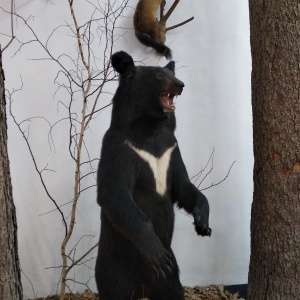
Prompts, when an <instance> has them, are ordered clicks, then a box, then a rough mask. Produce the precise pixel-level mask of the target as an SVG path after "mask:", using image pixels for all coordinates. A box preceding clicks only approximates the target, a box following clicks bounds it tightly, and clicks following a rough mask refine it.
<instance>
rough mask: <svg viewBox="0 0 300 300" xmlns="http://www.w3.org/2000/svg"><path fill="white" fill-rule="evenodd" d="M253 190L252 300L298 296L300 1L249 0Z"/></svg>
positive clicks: (250, 299) (249, 291) (250, 289)
mask: <svg viewBox="0 0 300 300" xmlns="http://www.w3.org/2000/svg"><path fill="white" fill-rule="evenodd" d="M249 7H250V33H251V52H252V66H253V68H252V108H253V139H254V160H255V163H254V198H253V204H252V212H251V258H250V268H249V282H248V299H249V300H265V299H268V300H271V299H281V300H295V299H299V297H300V296H299V294H300V292H299V284H300V96H299V95H300V59H299V58H300V36H299V30H300V4H299V0H250V1H249Z"/></svg>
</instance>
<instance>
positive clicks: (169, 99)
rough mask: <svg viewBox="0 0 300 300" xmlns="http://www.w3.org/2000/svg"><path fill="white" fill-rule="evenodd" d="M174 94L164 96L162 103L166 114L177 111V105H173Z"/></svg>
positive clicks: (162, 96)
mask: <svg viewBox="0 0 300 300" xmlns="http://www.w3.org/2000/svg"><path fill="white" fill-rule="evenodd" d="M174 96H175V95H174V94H162V95H161V97H160V98H161V103H162V106H163V111H164V112H173V111H174V110H175V105H174V103H173V99H174Z"/></svg>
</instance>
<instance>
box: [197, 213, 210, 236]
mask: <svg viewBox="0 0 300 300" xmlns="http://www.w3.org/2000/svg"><path fill="white" fill-rule="evenodd" d="M194 225H195V230H196V232H197V234H198V235H201V236H211V232H212V230H211V228H210V227H209V226H208V222H205V221H204V218H203V217H201V216H199V215H197V216H194Z"/></svg>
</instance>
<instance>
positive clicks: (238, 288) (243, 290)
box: [225, 284, 248, 299]
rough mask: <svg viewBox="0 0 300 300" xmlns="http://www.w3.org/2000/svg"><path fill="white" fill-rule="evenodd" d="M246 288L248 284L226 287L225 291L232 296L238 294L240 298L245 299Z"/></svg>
mask: <svg viewBox="0 0 300 300" xmlns="http://www.w3.org/2000/svg"><path fill="white" fill-rule="evenodd" d="M247 287H248V284H236V285H226V286H225V290H227V291H229V292H230V293H232V294H234V293H236V292H239V295H240V297H242V298H244V299H247Z"/></svg>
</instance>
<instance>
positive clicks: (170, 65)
mask: <svg viewBox="0 0 300 300" xmlns="http://www.w3.org/2000/svg"><path fill="white" fill-rule="evenodd" d="M165 68H167V69H169V70H171V71H172V72H173V73H174V74H175V61H174V60H172V61H170V62H169V63H168V64H167V65H165Z"/></svg>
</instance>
